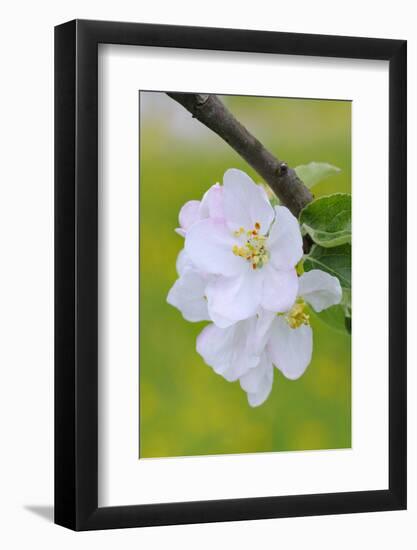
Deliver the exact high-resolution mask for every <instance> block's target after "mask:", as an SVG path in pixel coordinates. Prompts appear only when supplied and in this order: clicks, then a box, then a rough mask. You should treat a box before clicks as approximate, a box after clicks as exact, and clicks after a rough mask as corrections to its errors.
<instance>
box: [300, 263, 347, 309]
mask: <svg viewBox="0 0 417 550" xmlns="http://www.w3.org/2000/svg"><path fill="white" fill-rule="evenodd" d="M298 294H299V296H301V297H302V298H304V300H305V301H306V302H308V303H309V304H310V305H311V306H312V307H313V309H315V311H318V312H320V311H323V309H326V308H328V307H330V306H334V305H336V304H339V303H340V301H341V299H342V287H341V286H340V282H339V279H338V278H337V277H333V276H332V275H329V273H326V272H325V271H322V270H321V269H312V270H311V271H307V272H306V273H304V274H303V275H301V277H300V278H299V289H298Z"/></svg>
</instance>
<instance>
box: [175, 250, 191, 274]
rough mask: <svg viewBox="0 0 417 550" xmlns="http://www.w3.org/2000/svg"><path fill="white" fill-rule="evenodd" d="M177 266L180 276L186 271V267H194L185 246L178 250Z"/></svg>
mask: <svg viewBox="0 0 417 550" xmlns="http://www.w3.org/2000/svg"><path fill="white" fill-rule="evenodd" d="M175 267H176V269H177V273H178V275H180V276H181V275H182V274H183V273H184V271H185V270H186V269H188V268H191V267H194V266H193V264H192V262H191V260H190V258H189V256H188V254H187V253H186V251H185V249H184V248H181V250H180V251H179V252H178V256H177V262H176V265H175Z"/></svg>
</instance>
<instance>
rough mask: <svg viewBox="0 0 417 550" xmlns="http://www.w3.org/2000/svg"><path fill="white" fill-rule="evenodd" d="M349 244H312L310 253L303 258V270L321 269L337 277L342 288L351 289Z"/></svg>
mask: <svg viewBox="0 0 417 550" xmlns="http://www.w3.org/2000/svg"><path fill="white" fill-rule="evenodd" d="M351 263H352V262H351V246H350V244H344V245H342V246H335V247H334V248H323V247H322V246H318V245H313V247H312V249H311V250H310V254H309V255H308V256H306V257H305V259H304V271H311V270H312V269H321V270H323V271H326V272H327V273H330V275H333V276H334V277H337V278H338V279H339V281H340V284H341V286H342V289H343V290H344V291H348V292H350V290H351Z"/></svg>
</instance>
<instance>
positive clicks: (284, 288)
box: [261, 263, 298, 313]
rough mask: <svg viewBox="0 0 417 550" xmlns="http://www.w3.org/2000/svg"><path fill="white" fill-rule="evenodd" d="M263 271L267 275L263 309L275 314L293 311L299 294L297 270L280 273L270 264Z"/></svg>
mask: <svg viewBox="0 0 417 550" xmlns="http://www.w3.org/2000/svg"><path fill="white" fill-rule="evenodd" d="M262 271H263V272H264V273H265V281H264V286H263V291H262V301H261V305H262V307H263V308H264V309H266V310H268V311H273V312H274V313H278V312H281V313H282V312H284V311H288V310H289V309H291V307H292V306H293V304H294V302H295V300H296V298H297V293H298V277H297V273H296V271H295V269H290V270H288V271H280V270H277V269H275V268H274V267H273V266H272V265H271V264H270V263H268V264H267V265H265V266H264V267H263V268H262Z"/></svg>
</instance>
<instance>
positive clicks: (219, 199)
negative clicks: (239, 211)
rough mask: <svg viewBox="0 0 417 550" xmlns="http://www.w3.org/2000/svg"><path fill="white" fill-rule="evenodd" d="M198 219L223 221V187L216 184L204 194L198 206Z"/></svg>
mask: <svg viewBox="0 0 417 550" xmlns="http://www.w3.org/2000/svg"><path fill="white" fill-rule="evenodd" d="M199 215H200V218H201V219H203V218H216V219H221V220H222V219H224V209H223V187H222V186H221V185H220V184H218V183H216V184H215V185H212V186H211V187H210V189H209V190H208V191H206V193H205V194H204V197H203V199H202V201H201V204H200V213H199Z"/></svg>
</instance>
